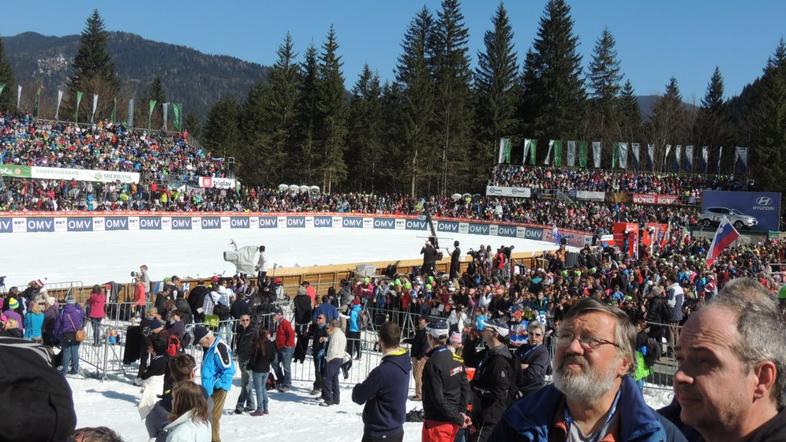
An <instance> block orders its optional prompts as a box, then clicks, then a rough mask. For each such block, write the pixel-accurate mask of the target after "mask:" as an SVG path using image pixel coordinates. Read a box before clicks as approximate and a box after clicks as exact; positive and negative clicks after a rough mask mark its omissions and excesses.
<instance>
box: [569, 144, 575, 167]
mask: <svg viewBox="0 0 786 442" xmlns="http://www.w3.org/2000/svg"><path fill="white" fill-rule="evenodd" d="M568 167H576V142H575V141H568Z"/></svg>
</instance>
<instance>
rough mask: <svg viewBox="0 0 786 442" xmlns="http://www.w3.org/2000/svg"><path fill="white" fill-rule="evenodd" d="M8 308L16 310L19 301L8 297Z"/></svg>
mask: <svg viewBox="0 0 786 442" xmlns="http://www.w3.org/2000/svg"><path fill="white" fill-rule="evenodd" d="M8 308H9V309H10V310H16V309H18V308H19V301H17V299H16V298H9V299H8Z"/></svg>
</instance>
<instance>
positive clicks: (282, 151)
mask: <svg viewBox="0 0 786 442" xmlns="http://www.w3.org/2000/svg"><path fill="white" fill-rule="evenodd" d="M276 55H277V59H276V62H275V64H273V67H272V68H271V69H270V99H269V100H268V101H267V108H268V114H269V119H270V121H269V130H270V143H271V144H272V147H273V152H274V157H275V158H273V160H275V161H278V162H279V164H280V165H279V167H277V170H279V171H281V172H282V176H287V177H290V176H291V177H292V178H293V179H294V178H295V177H298V178H299V170H300V161H291V162H287V161H286V160H287V159H288V157H289V158H291V157H292V156H294V155H296V154H297V150H296V149H295V144H294V143H295V136H294V126H295V123H296V120H295V107H296V104H297V94H298V86H299V75H300V69H299V67H298V65H297V62H296V61H295V58H296V57H297V54H296V53H295V51H294V44H293V43H292V36H291V35H290V34H289V33H287V35H286V37H284V41H283V42H282V43H281V45H279V47H278V49H277V50H276ZM283 165H286V166H287V167H281V166H283Z"/></svg>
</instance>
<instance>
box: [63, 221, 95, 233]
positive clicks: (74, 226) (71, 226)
mask: <svg viewBox="0 0 786 442" xmlns="http://www.w3.org/2000/svg"><path fill="white" fill-rule="evenodd" d="M66 225H67V226H68V231H69V232H92V231H93V218H68V220H67V221H66Z"/></svg>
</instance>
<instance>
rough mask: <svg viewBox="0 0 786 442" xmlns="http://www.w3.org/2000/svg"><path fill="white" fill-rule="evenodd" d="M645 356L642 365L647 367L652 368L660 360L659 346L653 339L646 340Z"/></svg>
mask: <svg viewBox="0 0 786 442" xmlns="http://www.w3.org/2000/svg"><path fill="white" fill-rule="evenodd" d="M646 346H647V355H646V356H644V363H645V364H647V367H652V366H653V365H655V362H656V361H657V360H658V359H660V345H658V341H657V340H655V338H647V345H646Z"/></svg>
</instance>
